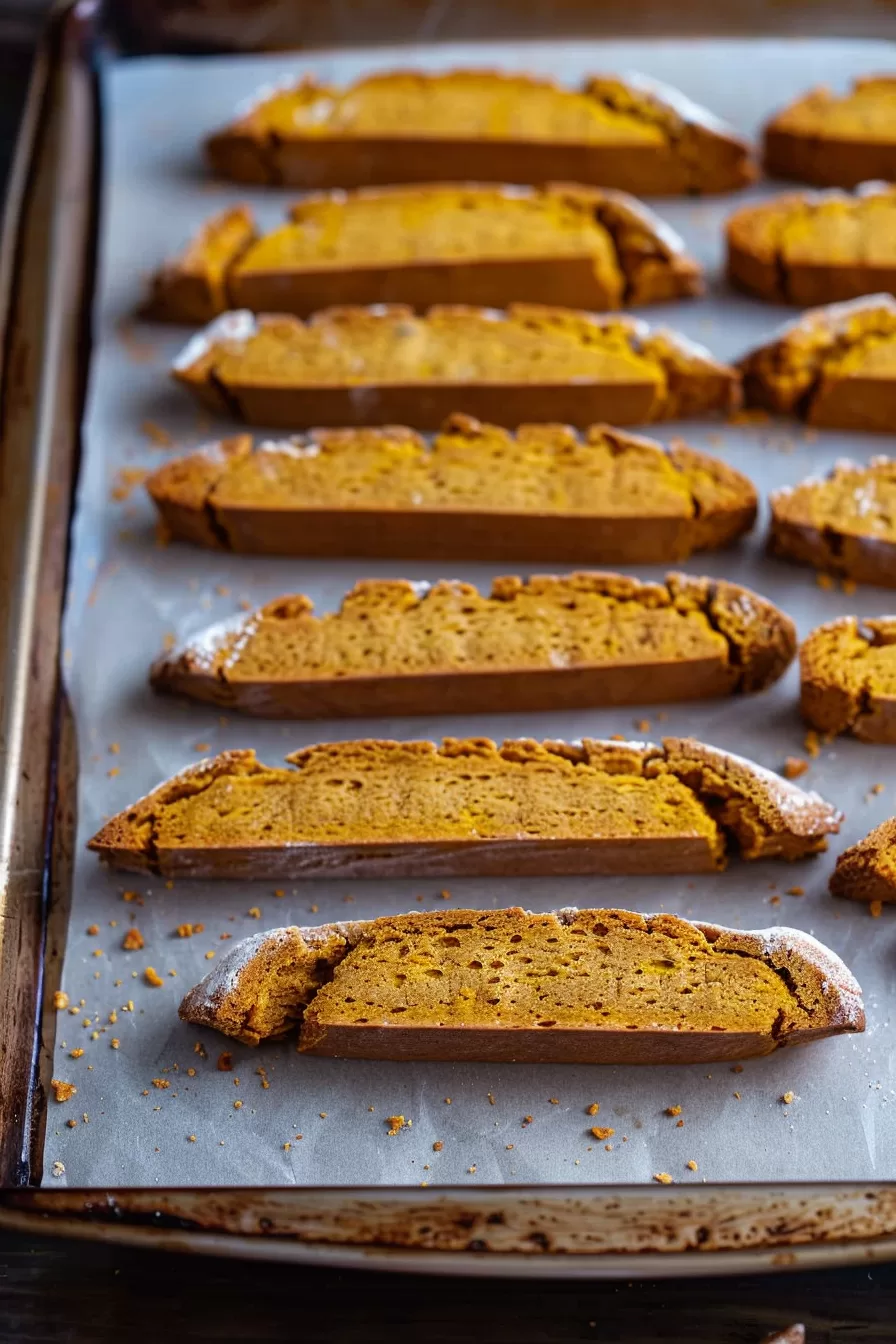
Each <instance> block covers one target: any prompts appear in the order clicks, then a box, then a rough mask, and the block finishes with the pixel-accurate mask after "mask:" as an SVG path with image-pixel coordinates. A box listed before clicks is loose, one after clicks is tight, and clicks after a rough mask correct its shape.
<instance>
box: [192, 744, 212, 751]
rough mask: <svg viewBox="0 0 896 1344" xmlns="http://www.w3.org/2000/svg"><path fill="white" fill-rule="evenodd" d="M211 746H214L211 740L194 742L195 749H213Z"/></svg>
mask: <svg viewBox="0 0 896 1344" xmlns="http://www.w3.org/2000/svg"><path fill="white" fill-rule="evenodd" d="M211 746H212V744H211V742H194V743H193V750H194V751H211Z"/></svg>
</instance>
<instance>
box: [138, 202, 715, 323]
mask: <svg viewBox="0 0 896 1344" xmlns="http://www.w3.org/2000/svg"><path fill="white" fill-rule="evenodd" d="M239 213H240V212H238V211H226V212H224V213H223V214H221V215H218V216H216V217H215V218H214V219H212V220H210V221H209V222H208V223H207V224H206V225H205V226H204V227H203V229H202V230H201V232H200V233H199V234H198V235H197V237H196V238H194V239H193V241H192V242H191V243H190V244H189V246H188V247H187V249H186V250H185V251H184V252H183V253H182V255H181V256H180V257H179V258H176V259H175V260H174V261H172V262H169V263H168V264H167V265H166V266H164V267H163V268H162V270H161V271H160V272H159V273H158V275H157V276H156V277H155V279H154V281H153V300H154V301H153V303H152V304H151V313H152V314H153V315H155V316H160V317H162V318H164V319H165V320H167V321H186V322H194V323H195V322H197V321H199V322H207V321H209V320H210V319H211V318H212V317H214V316H216V315H217V314H219V313H223V312H226V311H227V309H229V308H248V309H250V310H251V311H252V312H255V313H263V312H270V313H294V314H296V315H297V316H298V317H308V316H309V315H310V314H311V313H314V312H316V311H317V310H318V309H320V308H326V307H327V305H328V304H334V303H338V304H374V303H382V302H385V301H388V302H390V303H407V304H410V305H411V306H412V307H414V308H417V309H421V308H428V307H429V306H430V305H431V304H439V303H442V304H444V303H468V304H485V305H490V306H492V307H497V308H502V307H504V306H505V305H506V304H509V303H514V302H516V301H519V300H522V301H525V302H528V303H549V304H555V305H556V304H560V305H563V304H566V305H569V306H570V307H575V308H585V307H587V308H594V309H603V308H624V307H629V306H633V305H636V304H641V303H657V302H660V301H662V300H665V299H679V298H687V297H689V296H691V295H694V294H700V293H702V292H703V278H702V272H701V269H700V267H699V266H698V264H697V262H696V261H694V259H693V258H692V257H689V256H688V254H687V253H686V251H685V247H684V243H683V242H682V240H681V238H680V237H679V236H678V234H677V233H675V232H674V230H673V229H670V228H669V227H668V225H666V224H664V223H663V221H662V220H661V219H660V218H659V217H658V216H657V215H655V214H654V213H653V211H652V210H650V209H648V207H647V206H645V205H642V204H641V202H640V201H637V200H636V199H635V198H634V197H633V196H627V195H625V194H624V193H623V192H615V191H600V190H598V189H597V188H589V187H580V186H566V185H562V184H550V185H548V186H547V187H546V188H542V189H538V188H533V187H507V186H502V187H492V186H478V185H476V184H471V183H454V184H451V185H445V186H433V185H428V186H419V187H380V188H367V189H362V190H359V191H349V192H346V191H340V192H329V193H325V194H319V195H316V196H307V197H306V198H305V199H304V200H302V201H300V202H299V204H298V205H295V206H293V208H292V210H291V212H290V215H291V221H290V223H288V224H284V225H283V226H282V227H281V228H279V229H275V230H274V231H273V232H272V233H268V234H265V235H264V236H263V237H260V238H257V237H254V235H253V233H252V230H251V225H249V226H248V232H246V233H245V234H244V235H237V233H236V231H235V230H231V231H230V235H229V239H228V241H229V242H230V252H229V255H228V256H227V257H226V258H225V257H224V256H223V252H224V242H223V241H222V235H225V234H227V232H228V221H229V220H230V219H231V217H232V216H233V215H235V214H239ZM222 262H223V265H222Z"/></svg>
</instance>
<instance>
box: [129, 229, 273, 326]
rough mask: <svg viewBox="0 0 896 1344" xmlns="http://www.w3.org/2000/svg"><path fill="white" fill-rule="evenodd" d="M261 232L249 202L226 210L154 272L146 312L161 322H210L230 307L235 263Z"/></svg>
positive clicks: (148, 315)
mask: <svg viewBox="0 0 896 1344" xmlns="http://www.w3.org/2000/svg"><path fill="white" fill-rule="evenodd" d="M256 237H257V234H256V230H255V220H254V217H253V215H252V211H251V210H250V209H249V207H248V206H247V205H236V206H234V207H233V208H232V209H229V210H222V211H221V212H220V213H219V214H217V215H213V216H212V218H211V219H209V220H207V221H206V223H205V224H203V225H202V227H201V229H200V230H199V232H198V233H197V234H196V236H195V237H194V238H191V239H190V241H189V243H188V244H187V246H186V247H185V248H184V250H183V251H182V252H181V253H180V254H179V255H178V256H177V257H174V258H173V259H172V260H171V261H169V262H166V263H165V265H164V266H162V268H161V269H160V270H159V271H157V272H156V274H155V275H154V276H153V277H152V281H151V283H150V291H149V297H148V299H147V302H146V307H145V315H146V316H147V317H152V318H155V319H156V320H157V321H159V322H190V323H193V324H196V323H200V322H211V320H212V319H213V318H215V317H217V316H218V314H219V313H223V312H226V311H227V309H228V308H230V307H231V304H230V302H229V292H228V287H229V283H230V276H231V274H232V271H233V266H234V262H235V261H236V259H237V258H238V257H239V256H241V255H242V253H244V252H245V251H246V249H247V248H248V247H249V246H250V244H251V243H252V242H253V241H254V240H255V238H256Z"/></svg>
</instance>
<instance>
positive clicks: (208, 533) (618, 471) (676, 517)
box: [146, 415, 756, 564]
mask: <svg viewBox="0 0 896 1344" xmlns="http://www.w3.org/2000/svg"><path fill="white" fill-rule="evenodd" d="M146 485H147V489H148V491H149V493H150V496H151V498H152V500H153V503H154V504H155V506H156V508H157V509H158V511H159V514H160V516H161V519H162V522H163V526H164V527H165V528H166V529H167V531H168V532H169V533H170V534H171V535H173V536H175V537H180V538H182V539H184V540H186V541H192V542H195V543H196V544H198V545H200V546H212V547H223V548H225V549H227V550H233V551H240V552H246V553H252V554H259V555H261V554H264V555H306V556H328V555H330V556H336V555H358V556H368V557H374V556H405V557H409V558H413V559H432V560H437V559H441V560H519V559H520V558H525V559H528V560H549V561H555V562H557V561H568V562H570V563H572V564H577V563H586V564H587V563H590V564H664V563H669V562H675V561H679V560H684V559H686V558H687V557H688V556H689V555H691V554H692V553H693V552H694V551H697V550H714V549H717V548H719V547H722V546H727V545H729V544H730V543H731V542H733V541H735V540H736V539H737V538H738V537H740V536H742V535H743V534H744V533H745V532H748V531H749V530H750V528H751V527H752V526H753V522H754V520H755V517H756V491H755V490H754V488H753V486H752V485H751V484H750V482H749V481H748V480H747V479H746V477H745V476H742V475H741V474H740V472H738V471H735V470H734V469H733V468H732V467H729V466H727V465H726V464H725V463H723V462H719V461H717V460H716V459H715V458H712V457H708V456H706V454H704V453H699V452H696V451H695V450H694V449H692V448H688V447H686V446H685V445H684V444H683V443H681V442H677V443H673V445H672V446H671V447H670V448H668V449H667V448H663V447H662V445H661V444H659V443H656V442H654V440H652V439H644V438H640V437H636V436H635V435H633V434H628V433H625V432H624V431H622V430H618V429H611V428H609V427H608V426H607V425H592V426H591V427H590V428H589V429H587V430H586V431H585V432H584V433H583V434H582V435H581V436H578V435H577V434H576V433H575V432H574V431H573V430H572V429H569V428H568V427H567V426H565V425H522V426H521V427H520V428H519V429H518V430H517V431H516V432H515V433H513V434H510V433H508V432H507V431H506V430H504V429H500V428H498V427H497V426H495V425H483V424H480V423H479V421H477V420H474V419H472V418H471V417H469V416H465V415H453V416H451V417H450V418H449V419H448V420H447V421H446V422H445V424H444V426H443V428H442V432H441V433H440V434H437V435H436V436H435V438H434V440H433V443H432V445H431V446H429V445H428V444H427V443H426V441H425V440H424V439H422V438H421V437H420V435H419V434H415V433H414V432H413V431H412V430H410V429H403V428H399V427H389V426H387V427H384V428H378V429H363V430H357V429H341V430H340V429H322V430H315V431H313V432H312V433H311V434H310V435H306V436H301V437H298V436H296V437H292V438H290V439H287V440H285V441H283V442H279V443H272V442H263V443H260V444H258V445H257V446H256V447H255V448H253V445H252V440H251V439H250V438H249V437H248V436H247V435H241V436H238V437H235V438H232V439H225V440H224V441H223V442H221V443H218V444H214V445H212V446H211V447H209V448H206V449H204V450H201V451H199V452H196V453H192V454H191V455H190V456H188V457H182V458H175V459H172V460H171V461H169V462H167V463H166V464H165V465H164V466H163V467H161V468H160V469H159V470H158V471H156V472H155V473H154V475H152V476H151V477H149V479H148V480H147V482H146Z"/></svg>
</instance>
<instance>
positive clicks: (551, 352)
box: [172, 303, 740, 419]
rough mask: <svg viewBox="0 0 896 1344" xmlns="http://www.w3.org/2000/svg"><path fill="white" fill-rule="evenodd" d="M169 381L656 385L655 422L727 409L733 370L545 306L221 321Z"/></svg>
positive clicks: (662, 333)
mask: <svg viewBox="0 0 896 1344" xmlns="http://www.w3.org/2000/svg"><path fill="white" fill-rule="evenodd" d="M172 373H173V375H174V377H175V378H176V379H178V380H179V381H181V382H183V383H186V384H188V385H191V384H201V383H208V382H214V383H216V384H218V385H220V386H223V387H230V386H233V387H240V386H241V387H247V386H258V387H276V388H306V387H347V388H352V387H358V388H361V387H365V386H381V387H403V386H416V385H423V386H439V385H445V384H454V383H456V384H458V385H460V386H465V385H487V384H494V385H497V386H504V385H507V384H520V385H529V384H532V385H538V386H542V385H568V384H569V383H576V382H578V381H581V382H583V383H629V382H635V383H638V384H647V385H651V384H652V385H654V387H655V389H656V390H655V405H654V407H653V409H652V416H653V418H654V419H671V418H675V416H676V415H678V414H680V413H682V414H683V413H685V411H689V412H691V413H693V414H697V413H705V412H706V411H709V410H720V409H722V410H724V409H729V408H730V407H732V406H733V405H735V404H736V403H737V401H738V399H739V395H740V385H739V378H738V375H737V373H736V372H735V370H734V369H732V368H730V367H729V366H728V365H726V364H720V363H719V362H718V361H717V360H715V359H713V357H712V355H711V354H710V353H709V351H708V350H706V349H705V348H704V347H703V346H701V345H698V344H697V343H696V342H693V341H690V340H688V339H686V338H685V337H684V336H681V335H680V334H679V333H678V332H674V331H670V330H667V329H664V328H651V327H649V326H648V325H647V323H646V322H642V321H639V320H638V319H636V318H631V317H622V316H618V315H607V314H597V313H586V312H581V311H578V310H576V309H570V308H552V307H548V306H545V305H542V304H523V303H518V304H512V305H511V306H510V307H508V308H506V309H492V308H476V307H470V306H465V305H462V304H457V305H446V306H436V307H433V308H430V309H429V310H428V311H427V312H426V313H424V314H415V313H414V311H413V310H412V309H411V308H410V307H408V306H407V305H404V304H375V305H372V306H370V307H367V308H359V307H355V308H351V307H349V308H327V309H324V310H322V311H321V312H319V313H315V314H314V315H313V316H312V317H310V318H309V319H308V320H307V321H302V320H301V319H300V318H297V317H292V316H289V315H277V314H270V313H262V314H259V315H257V316H256V315H255V314H253V313H250V312H248V311H247V310H236V311H234V312H229V313H224V314H223V315H222V316H221V317H218V318H216V319H215V320H214V321H213V322H211V323H210V324H209V325H208V327H206V328H205V330H204V331H201V332H199V333H197V335H195V336H194V337H193V338H192V339H191V340H190V341H189V342H188V344H187V345H186V346H185V348H184V349H183V351H182V352H181V354H180V355H179V356H178V358H177V360H176V361H175V363H174V365H173V368H172Z"/></svg>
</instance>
